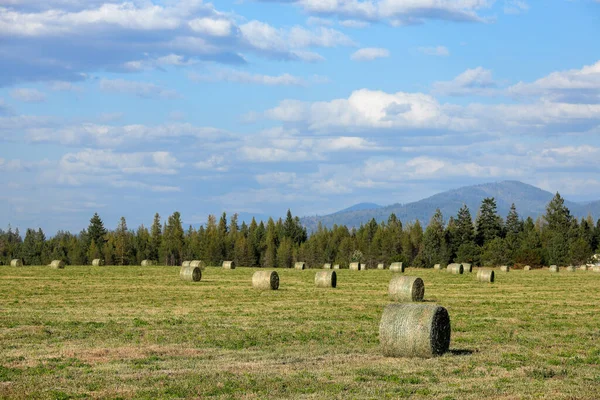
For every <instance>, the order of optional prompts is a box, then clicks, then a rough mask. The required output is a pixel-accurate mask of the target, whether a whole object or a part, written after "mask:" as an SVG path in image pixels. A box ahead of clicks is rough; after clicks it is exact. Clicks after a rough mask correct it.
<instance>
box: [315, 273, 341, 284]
mask: <svg viewBox="0 0 600 400" xmlns="http://www.w3.org/2000/svg"><path fill="white" fill-rule="evenodd" d="M315 286H316V287H318V288H334V287H336V286H337V274H336V273H335V271H319V272H317V273H316V275H315Z"/></svg>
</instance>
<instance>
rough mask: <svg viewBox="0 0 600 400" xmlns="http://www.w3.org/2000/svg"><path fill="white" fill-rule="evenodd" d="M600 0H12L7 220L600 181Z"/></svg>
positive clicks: (5, 65) (584, 196)
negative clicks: (504, 183)
mask: <svg viewBox="0 0 600 400" xmlns="http://www.w3.org/2000/svg"><path fill="white" fill-rule="evenodd" d="M599 38H600V1H598V0H570V1H568V0H550V1H543V2H542V1H533V0H528V1H525V0H496V1H493V0H460V1H451V0H231V1H230V0H218V1H214V2H212V3H209V2H206V1H202V0H182V1H174V0H173V1H170V0H163V1H160V0H133V1H128V2H122V1H119V0H46V1H43V2H40V1H38V0H0V185H1V186H2V190H1V191H0V226H2V227H6V226H7V225H8V224H9V223H10V224H11V225H12V226H13V227H15V226H18V227H21V228H22V229H23V228H25V227H42V228H43V229H45V230H47V231H48V232H50V233H52V232H55V231H56V230H58V229H68V230H73V231H78V230H80V229H82V228H84V227H85V226H86V225H87V223H88V220H89V218H90V217H91V215H92V214H93V213H94V212H96V211H97V212H98V213H99V214H100V215H101V216H102V217H103V219H104V220H105V224H106V225H107V226H108V227H109V228H114V227H115V226H116V224H117V221H118V219H119V217H120V216H121V215H123V216H125V217H126V218H127V220H128V222H129V225H130V227H136V226H137V225H139V224H141V223H144V224H146V225H149V224H150V223H151V219H152V216H153V214H154V213H155V212H159V213H161V215H163V216H166V215H168V214H171V213H172V212H173V211H175V210H178V211H180V212H181V213H182V215H183V220H184V223H186V224H199V223H202V222H204V221H205V220H206V216H207V215H208V214H209V213H221V212H223V211H227V212H228V213H229V214H231V213H233V212H240V213H254V214H259V215H265V214H267V215H273V216H279V215H282V214H283V213H285V211H286V210H287V208H291V209H292V212H293V213H294V214H295V215H314V214H323V213H329V212H332V211H336V210H339V209H341V208H344V207H347V206H350V205H353V204H355V203H359V202H365V201H368V202H375V203H379V204H391V203H396V202H400V203H405V202H409V201H414V200H418V199H421V198H423V197H426V196H429V195H432V194H435V193H437V192H440V191H443V190H447V189H451V188H455V187H458V186H463V185H468V184H475V183H484V182H492V181H500V180H505V179H515V180H520V181H523V182H526V183H530V184H533V185H536V186H538V187H541V188H543V189H547V190H550V191H560V192H561V193H562V194H563V195H565V197H567V198H569V199H572V200H580V201H583V200H594V199H600V174H599V172H600V40H599Z"/></svg>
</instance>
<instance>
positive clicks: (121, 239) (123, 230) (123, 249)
mask: <svg viewBox="0 0 600 400" xmlns="http://www.w3.org/2000/svg"><path fill="white" fill-rule="evenodd" d="M115 236H116V237H115V254H116V257H117V261H118V264H119V265H128V264H129V257H130V255H131V243H130V241H129V232H128V231H127V221H126V220H125V217H121V219H120V221H119V225H118V226H117V230H116V232H115Z"/></svg>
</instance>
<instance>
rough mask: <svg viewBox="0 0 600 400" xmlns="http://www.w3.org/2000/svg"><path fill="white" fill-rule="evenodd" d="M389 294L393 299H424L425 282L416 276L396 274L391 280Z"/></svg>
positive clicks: (399, 300)
mask: <svg viewBox="0 0 600 400" xmlns="http://www.w3.org/2000/svg"><path fill="white" fill-rule="evenodd" d="M388 295H389V296H390V300H392V301H398V302H409V301H423V296H424V295H425V284H424V283H423V279H421V278H418V277H416V276H403V275H396V276H394V277H393V278H392V279H391V280H390V285H389V287H388Z"/></svg>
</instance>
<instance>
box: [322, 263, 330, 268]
mask: <svg viewBox="0 0 600 400" xmlns="http://www.w3.org/2000/svg"><path fill="white" fill-rule="evenodd" d="M323 269H331V264H329V263H327V264H323Z"/></svg>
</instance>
